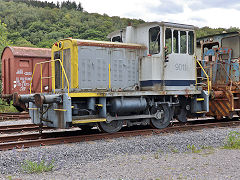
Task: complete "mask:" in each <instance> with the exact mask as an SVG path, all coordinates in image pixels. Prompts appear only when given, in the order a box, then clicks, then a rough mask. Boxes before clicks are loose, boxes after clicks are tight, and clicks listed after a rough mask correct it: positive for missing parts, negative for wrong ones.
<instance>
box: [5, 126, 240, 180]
mask: <svg viewBox="0 0 240 180" xmlns="http://www.w3.org/2000/svg"><path fill="white" fill-rule="evenodd" d="M230 131H239V132H240V127H239V128H214V129H204V130H201V131H187V132H179V133H173V134H172V133H171V134H160V135H153V136H143V137H140V136H139V137H131V138H118V139H110V140H99V141H90V142H82V143H75V144H65V145H55V146H47V147H38V148H37V147H35V148H28V149H21V150H11V151H5V152H0V159H1V161H0V172H1V175H0V177H1V178H2V179H6V178H7V177H8V176H10V177H13V178H17V179H239V178H240V172H239V169H240V164H239V163H238V162H239V160H240V151H239V150H226V149H221V147H222V146H223V144H224V141H225V139H226V136H227V135H228V133H229V132H230ZM190 145H191V146H192V145H194V146H195V147H196V148H197V149H202V150H201V151H199V152H197V153H193V152H191V149H190V148H189V146H190ZM52 158H53V159H54V160H55V161H54V165H55V169H54V171H52V172H47V173H41V174H27V173H24V172H22V170H21V165H20V164H21V163H22V162H23V161H24V159H27V160H32V161H37V160H38V159H45V160H46V161H49V159H52ZM236 162H237V163H236Z"/></svg>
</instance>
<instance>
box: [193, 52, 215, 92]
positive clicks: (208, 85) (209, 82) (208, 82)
mask: <svg viewBox="0 0 240 180" xmlns="http://www.w3.org/2000/svg"><path fill="white" fill-rule="evenodd" d="M194 58H195V60H196V62H197V63H198V65H199V66H200V68H201V69H202V71H203V73H204V74H205V75H206V77H207V87H208V95H209V94H210V87H211V81H210V80H209V76H208V74H207V73H206V71H205V69H204V68H203V67H202V65H201V63H200V62H199V60H197V57H196V56H195V57H194ZM196 84H197V80H196Z"/></svg>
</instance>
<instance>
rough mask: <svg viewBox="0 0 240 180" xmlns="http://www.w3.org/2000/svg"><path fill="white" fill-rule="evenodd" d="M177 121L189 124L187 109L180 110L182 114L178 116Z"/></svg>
mask: <svg viewBox="0 0 240 180" xmlns="http://www.w3.org/2000/svg"><path fill="white" fill-rule="evenodd" d="M177 120H178V121H180V122H183V123H185V122H187V111H186V110H185V109H181V110H180V114H178V115H177Z"/></svg>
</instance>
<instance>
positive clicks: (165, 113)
mask: <svg viewBox="0 0 240 180" xmlns="http://www.w3.org/2000/svg"><path fill="white" fill-rule="evenodd" d="M157 112H159V113H161V115H160V116H158V115H157V117H155V118H151V120H150V125H151V126H152V127H153V128H157V129H163V128H166V127H167V126H168V125H169V124H170V120H171V118H170V117H171V116H170V111H169V108H168V106H167V105H160V106H159V107H157V108H155V107H153V108H152V109H151V114H155V113H157Z"/></svg>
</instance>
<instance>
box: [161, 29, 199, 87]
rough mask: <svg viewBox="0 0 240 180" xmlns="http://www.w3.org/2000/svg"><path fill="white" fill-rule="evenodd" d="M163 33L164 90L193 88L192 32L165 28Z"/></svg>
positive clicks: (194, 72)
mask: <svg viewBox="0 0 240 180" xmlns="http://www.w3.org/2000/svg"><path fill="white" fill-rule="evenodd" d="M164 34H165V38H164V51H165V56H164V61H165V68H164V75H163V79H164V87H165V90H194V89H195V80H196V68H195V67H196V64H195V60H194V32H193V31H186V30H182V29H173V28H165V33H164Z"/></svg>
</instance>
